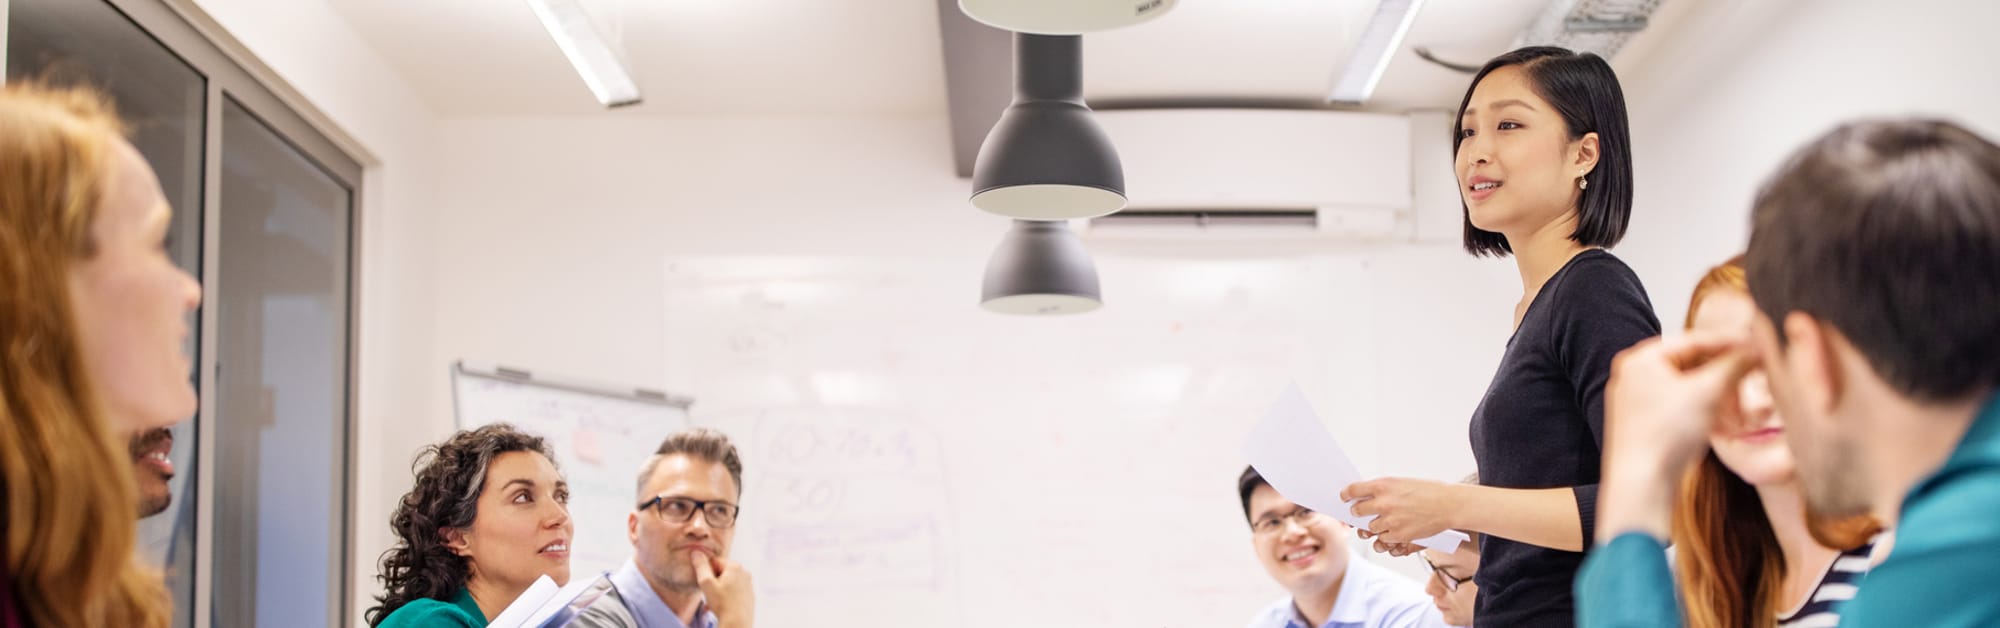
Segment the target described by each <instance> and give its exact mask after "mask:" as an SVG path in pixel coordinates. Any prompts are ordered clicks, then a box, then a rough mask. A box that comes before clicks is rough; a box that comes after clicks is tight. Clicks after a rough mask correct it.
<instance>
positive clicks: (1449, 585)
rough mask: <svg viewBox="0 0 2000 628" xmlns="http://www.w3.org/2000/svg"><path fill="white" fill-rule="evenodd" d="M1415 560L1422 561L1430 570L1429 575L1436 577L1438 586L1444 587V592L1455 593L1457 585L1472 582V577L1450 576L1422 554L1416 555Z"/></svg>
mask: <svg viewBox="0 0 2000 628" xmlns="http://www.w3.org/2000/svg"><path fill="white" fill-rule="evenodd" d="M1417 558H1422V559H1424V566H1425V567H1429V568H1431V575H1433V576H1437V579H1438V584H1442V585H1444V590H1446V591H1451V592H1453V593H1457V592H1458V585H1461V584H1465V583H1466V582H1468V581H1471V580H1472V576H1466V577H1464V578H1460V577H1456V576H1453V575H1451V573H1450V572H1447V571H1445V570H1444V568H1442V567H1438V566H1437V563H1433V562H1431V557H1429V556H1425V555H1423V553H1422V552H1418V553H1417Z"/></svg>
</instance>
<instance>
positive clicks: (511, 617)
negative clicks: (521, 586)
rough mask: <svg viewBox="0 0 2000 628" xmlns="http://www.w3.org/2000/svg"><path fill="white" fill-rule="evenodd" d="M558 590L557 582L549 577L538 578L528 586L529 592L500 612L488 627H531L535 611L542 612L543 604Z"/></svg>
mask: <svg viewBox="0 0 2000 628" xmlns="http://www.w3.org/2000/svg"><path fill="white" fill-rule="evenodd" d="M558 590H559V587H557V586H556V581H555V580H551V579H549V577H548V576H542V577H540V578H536V579H535V583H534V584H531V585H528V590H526V591H522V592H521V596H520V597H516V598H514V601H513V602H512V603H510V604H508V605H507V610H504V611H500V615H499V616H498V617H494V618H493V621H490V622H487V623H486V625H487V626H491V627H493V628H517V627H519V626H527V625H530V624H529V623H528V617H529V616H532V615H534V614H535V611H538V610H541V609H542V603H543V602H547V601H548V600H549V598H551V597H554V596H555V594H556V591H558Z"/></svg>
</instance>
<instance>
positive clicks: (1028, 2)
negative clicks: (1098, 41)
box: [958, 0, 1174, 35]
mask: <svg viewBox="0 0 2000 628" xmlns="http://www.w3.org/2000/svg"><path fill="white" fill-rule="evenodd" d="M1173 8H1174V0H958V10H960V11H964V12H965V14H966V15H967V16H968V17H971V18H972V19H974V20H978V21H979V22H981V23H984V24H986V25H987V26H992V27H994V28H998V29H1001V30H1009V31H1014V32H1017V33H1036V34H1040V35H1079V34H1083V33H1088V32H1091V31H1101V30H1105V29H1112V28H1119V27H1122V26H1131V25H1133V24H1138V23H1140V22H1144V21H1146V20H1150V19H1153V18H1156V17H1159V16H1162V15H1166V14H1167V11H1168V10H1170V9H1173Z"/></svg>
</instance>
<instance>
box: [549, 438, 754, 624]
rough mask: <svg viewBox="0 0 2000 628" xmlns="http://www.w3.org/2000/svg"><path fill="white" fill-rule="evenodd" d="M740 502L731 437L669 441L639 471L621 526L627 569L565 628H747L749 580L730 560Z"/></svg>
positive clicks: (739, 470) (738, 462)
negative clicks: (627, 546)
mask: <svg viewBox="0 0 2000 628" xmlns="http://www.w3.org/2000/svg"><path fill="white" fill-rule="evenodd" d="M742 495H743V459H742V458H741V457H739V456H738V455H737V453H736V446H735V445H733V444H730V442H729V437H728V436H724V435H723V434H722V433H721V432H718V431H715V430H711V429H707V428H695V429H690V430H686V431H682V432H679V433H676V434H674V435H672V436H669V437H667V439H666V441H664V442H662V443H660V448H659V450H657V451H656V452H654V454H653V456H652V457H651V458H648V459H647V460H646V464H645V468H644V469H642V470H641V471H640V472H639V494H638V501H637V504H638V505H637V507H636V508H635V509H634V510H633V511H632V514H631V515H630V516H629V517H627V519H626V525H627V529H628V530H629V532H628V537H629V538H630V539H631V540H632V547H633V549H634V550H636V551H635V552H634V553H633V556H632V560H629V561H626V562H625V565H624V566H623V567H620V568H619V569H618V571H616V572H613V573H612V574H611V584H612V590H611V591H610V592H609V593H608V594H606V595H605V596H604V597H601V598H598V600H597V601H596V602H595V603H593V604H592V605H591V606H590V608H589V609H587V610H585V611H584V612H583V613H581V614H580V615H578V617H577V619H576V620H575V621H574V622H571V624H570V625H572V626H583V627H586V628H612V627H617V628H750V625H751V616H752V614H753V613H754V612H755V610H756V609H755V601H756V600H755V597H754V595H753V594H752V592H751V587H750V573H749V572H748V571H746V570H744V568H743V566H742V565H738V564H736V563H734V562H731V561H730V560H729V559H728V556H729V544H730V541H731V540H732V539H734V537H735V534H736V516H737V514H738V506H737V505H738V503H739V500H740V499H741V497H742Z"/></svg>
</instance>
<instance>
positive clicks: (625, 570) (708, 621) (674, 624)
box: [611, 559, 715, 628]
mask: <svg viewBox="0 0 2000 628" xmlns="http://www.w3.org/2000/svg"><path fill="white" fill-rule="evenodd" d="M611 586H612V588H615V589H617V590H618V597H619V598H622V599H623V600H624V602H625V610H628V611H631V612H632V618H633V619H636V620H638V621H639V628H715V613H711V612H708V608H707V606H706V605H704V606H703V607H702V608H701V609H700V610H697V611H695V621H694V625H693V626H688V625H686V624H683V623H681V618H680V615H677V614H675V613H674V609H673V608H671V607H668V606H667V603H666V602H665V601H662V600H661V599H660V595H659V594H658V593H654V592H653V585H652V584H650V583H647V582H646V574H644V573H641V572H640V571H639V563H637V562H635V561H633V560H631V559H626V560H625V566H623V567H619V568H618V571H614V572H611Z"/></svg>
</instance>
